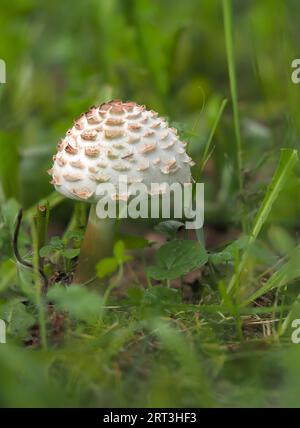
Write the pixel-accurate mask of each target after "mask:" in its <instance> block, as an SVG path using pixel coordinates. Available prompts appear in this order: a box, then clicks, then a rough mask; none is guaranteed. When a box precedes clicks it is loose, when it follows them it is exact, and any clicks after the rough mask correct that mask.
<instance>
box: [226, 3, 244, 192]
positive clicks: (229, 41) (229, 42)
mask: <svg viewBox="0 0 300 428" xmlns="http://www.w3.org/2000/svg"><path fill="white" fill-rule="evenodd" d="M223 20H224V31H225V43H226V54H227V63H228V74H229V81H230V92H231V99H232V108H233V121H234V132H235V139H236V156H237V167H238V181H239V190H240V193H241V192H242V190H243V176H242V169H243V159H242V138H241V126H240V116H239V108H238V95H237V84H236V73H235V59H234V49H233V36H232V12H231V0H223Z"/></svg>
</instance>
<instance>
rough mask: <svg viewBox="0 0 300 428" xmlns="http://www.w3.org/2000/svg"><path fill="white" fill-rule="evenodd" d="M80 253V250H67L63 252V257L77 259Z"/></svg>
mask: <svg viewBox="0 0 300 428" xmlns="http://www.w3.org/2000/svg"><path fill="white" fill-rule="evenodd" d="M79 253H80V249H79V248H67V249H66V250H64V251H63V253H62V254H63V256H64V257H65V258H66V259H69V260H71V259H74V258H75V257H77V256H78V255H79Z"/></svg>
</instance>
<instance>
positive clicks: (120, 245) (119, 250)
mask: <svg viewBox="0 0 300 428" xmlns="http://www.w3.org/2000/svg"><path fill="white" fill-rule="evenodd" d="M124 254H125V244H124V242H123V241H121V240H120V241H118V242H116V243H115V245H114V255H115V257H116V259H118V260H120V261H122V260H123V258H124Z"/></svg>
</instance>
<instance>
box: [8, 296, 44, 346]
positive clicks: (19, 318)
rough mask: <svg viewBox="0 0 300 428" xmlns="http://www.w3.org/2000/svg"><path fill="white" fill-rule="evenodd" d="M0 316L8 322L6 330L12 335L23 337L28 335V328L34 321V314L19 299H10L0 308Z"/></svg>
mask: <svg viewBox="0 0 300 428" xmlns="http://www.w3.org/2000/svg"><path fill="white" fill-rule="evenodd" d="M0 314H1V318H3V319H5V320H6V321H7V323H8V329H7V331H8V332H9V333H10V334H11V335H12V336H14V337H18V338H21V339H24V338H25V337H26V336H27V335H28V329H29V327H31V326H32V325H33V324H34V323H35V322H36V320H35V318H34V316H33V315H32V314H31V313H30V312H29V311H28V309H27V307H26V306H25V305H24V304H23V303H22V302H20V301H17V300H16V301H12V302H9V303H7V304H5V305H3V307H2V308H1V310H0Z"/></svg>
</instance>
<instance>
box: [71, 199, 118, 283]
mask: <svg viewBox="0 0 300 428" xmlns="http://www.w3.org/2000/svg"><path fill="white" fill-rule="evenodd" d="M114 225H115V220H114V219H110V218H107V219H99V218H98V216H97V214H96V206H95V205H92V206H91V209H90V214H89V219H88V224H87V228H86V231H85V235H84V238H83V243H82V246H81V251H80V256H79V261H78V265H77V268H76V272H75V277H74V281H73V282H74V283H76V284H84V283H86V282H90V280H91V278H93V277H95V276H96V275H95V273H96V265H97V263H98V262H99V261H100V260H101V259H102V258H103V257H107V256H110V255H111V254H112V249H113V237H114Z"/></svg>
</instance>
